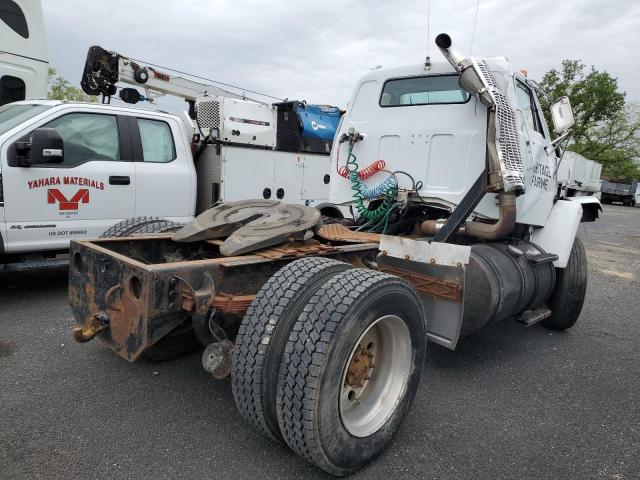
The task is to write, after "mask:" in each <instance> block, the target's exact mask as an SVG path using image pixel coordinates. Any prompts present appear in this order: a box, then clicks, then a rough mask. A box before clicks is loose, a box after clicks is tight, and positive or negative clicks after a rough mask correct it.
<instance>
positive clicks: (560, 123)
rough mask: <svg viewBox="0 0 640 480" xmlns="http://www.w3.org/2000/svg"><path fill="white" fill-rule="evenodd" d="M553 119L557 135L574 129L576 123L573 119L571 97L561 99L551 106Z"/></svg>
mask: <svg viewBox="0 0 640 480" xmlns="http://www.w3.org/2000/svg"><path fill="white" fill-rule="evenodd" d="M551 119H552V120H553V131H554V132H555V133H563V132H566V131H567V130H569V129H570V128H571V127H573V125H574V124H575V123H576V122H575V120H574V118H573V110H572V109H571V103H570V102H569V97H560V98H559V99H558V100H556V101H555V102H554V104H553V105H551Z"/></svg>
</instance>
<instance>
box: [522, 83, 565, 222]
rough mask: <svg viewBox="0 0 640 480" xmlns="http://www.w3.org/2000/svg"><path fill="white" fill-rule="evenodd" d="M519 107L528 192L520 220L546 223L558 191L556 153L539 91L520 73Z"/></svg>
mask: <svg viewBox="0 0 640 480" xmlns="http://www.w3.org/2000/svg"><path fill="white" fill-rule="evenodd" d="M514 88H515V99H516V102H515V110H516V117H517V124H518V136H519V138H520V153H521V155H522V162H523V167H524V176H525V190H526V194H525V195H521V196H520V197H518V200H517V211H518V218H517V220H518V222H521V223H526V224H529V225H544V224H545V222H546V220H547V217H548V216H549V213H550V212H551V207H552V206H553V200H554V197H555V194H556V180H555V179H556V173H557V171H556V170H557V166H556V160H557V159H556V156H555V152H554V150H553V149H552V148H550V145H551V142H550V140H549V138H548V137H549V133H548V131H547V129H546V128H544V120H543V119H544V117H543V115H542V112H541V111H540V106H539V104H538V102H537V101H536V100H537V99H536V95H535V91H534V90H533V89H532V88H531V87H530V86H529V85H527V83H526V79H524V77H521V76H520V75H516V76H514Z"/></svg>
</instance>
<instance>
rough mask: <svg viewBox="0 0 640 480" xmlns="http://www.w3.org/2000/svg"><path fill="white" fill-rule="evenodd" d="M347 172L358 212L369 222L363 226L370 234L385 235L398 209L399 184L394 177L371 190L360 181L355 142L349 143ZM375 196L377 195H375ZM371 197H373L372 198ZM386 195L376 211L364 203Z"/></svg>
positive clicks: (388, 178) (391, 176)
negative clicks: (392, 214) (354, 150)
mask: <svg viewBox="0 0 640 480" xmlns="http://www.w3.org/2000/svg"><path fill="white" fill-rule="evenodd" d="M347 170H348V172H349V180H350V181H351V190H352V191H353V200H354V205H355V207H356V210H357V211H358V214H359V215H360V217H361V218H363V219H365V220H366V221H367V222H366V223H365V225H363V226H362V229H363V230H364V229H365V228H366V229H367V230H368V231H370V232H381V233H385V232H386V230H387V227H388V225H389V217H390V216H391V213H392V212H393V210H394V209H395V208H396V207H397V203H396V197H397V196H398V183H397V180H396V178H395V177H394V176H393V175H390V176H389V177H387V178H386V179H385V180H384V181H383V182H382V183H381V184H379V185H378V186H377V187H373V188H369V187H366V186H365V185H363V184H362V182H361V181H360V174H359V169H358V162H357V158H356V156H355V154H354V153H353V142H349V156H348V157H347ZM374 194H375V195H374ZM370 195H371V196H370ZM382 195H384V199H383V200H382V203H381V204H380V205H379V206H378V207H377V208H376V209H374V210H369V209H368V208H367V207H366V205H365V204H364V201H365V199H366V198H367V197H369V198H372V197H377V196H382Z"/></svg>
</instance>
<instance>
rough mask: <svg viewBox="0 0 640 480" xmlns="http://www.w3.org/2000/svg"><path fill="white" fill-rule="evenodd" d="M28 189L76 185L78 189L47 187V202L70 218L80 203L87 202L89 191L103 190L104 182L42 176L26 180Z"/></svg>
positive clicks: (77, 211)
mask: <svg viewBox="0 0 640 480" xmlns="http://www.w3.org/2000/svg"><path fill="white" fill-rule="evenodd" d="M27 185H28V187H29V190H37V189H40V188H43V187H55V186H57V185H78V186H79V187H85V188H79V189H74V188H72V189H68V188H63V189H58V188H47V204H49V205H57V207H58V208H57V210H58V213H59V214H60V215H63V216H65V217H67V218H70V215H78V214H79V209H80V205H81V204H83V203H89V191H90V190H91V189H94V190H98V191H99V190H104V187H105V185H104V182H100V181H98V180H92V179H90V178H85V177H43V178H36V179H34V180H28V181H27Z"/></svg>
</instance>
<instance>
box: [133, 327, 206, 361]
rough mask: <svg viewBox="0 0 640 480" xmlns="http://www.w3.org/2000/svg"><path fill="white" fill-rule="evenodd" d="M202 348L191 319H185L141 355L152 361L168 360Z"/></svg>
mask: <svg viewBox="0 0 640 480" xmlns="http://www.w3.org/2000/svg"><path fill="white" fill-rule="evenodd" d="M201 348H202V344H201V343H200V342H199V341H198V338H197V337H196V334H195V332H194V331H193V326H192V325H191V320H190V319H187V320H185V322H184V324H183V325H180V326H178V327H177V328H175V329H174V330H173V331H172V332H170V333H169V334H167V335H166V336H164V337H162V338H161V339H160V340H158V342H156V343H155V344H153V345H152V346H151V347H149V348H147V349H146V350H145V351H144V352H142V353H141V354H140V356H141V357H142V358H144V359H146V360H150V361H152V362H166V361H168V360H175V359H176V358H180V357H184V356H185V355H188V354H189V353H192V352H195V351H196V350H199V349H201Z"/></svg>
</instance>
